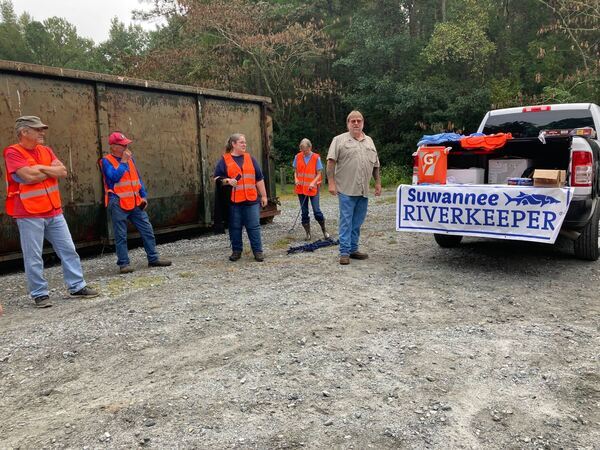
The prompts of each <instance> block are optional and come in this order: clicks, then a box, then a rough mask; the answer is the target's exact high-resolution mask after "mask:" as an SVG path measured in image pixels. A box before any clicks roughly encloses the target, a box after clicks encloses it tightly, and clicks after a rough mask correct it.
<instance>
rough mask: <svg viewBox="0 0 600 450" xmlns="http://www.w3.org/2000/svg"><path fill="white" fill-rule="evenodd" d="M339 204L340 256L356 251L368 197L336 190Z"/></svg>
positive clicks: (365, 214)
mask: <svg viewBox="0 0 600 450" xmlns="http://www.w3.org/2000/svg"><path fill="white" fill-rule="evenodd" d="M337 196H338V201H339V206H340V224H339V230H338V233H339V235H340V236H339V238H340V256H341V255H344V256H347V255H349V254H350V253H354V252H356V251H358V240H359V239H360V227H361V225H362V224H363V222H364V221H365V217H366V216H367V205H368V204H369V199H368V198H367V197H363V196H361V195H346V194H342V193H340V192H338V195H337Z"/></svg>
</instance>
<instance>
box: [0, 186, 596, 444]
mask: <svg viewBox="0 0 600 450" xmlns="http://www.w3.org/2000/svg"><path fill="white" fill-rule="evenodd" d="M370 203H371V204H370V206H369V215H368V218H367V222H366V223H365V225H364V227H363V238H362V243H363V244H364V245H363V247H362V250H364V251H367V252H368V253H369V254H370V259H368V260H366V261H354V260H353V261H352V262H351V264H350V265H349V266H340V265H339V264H338V261H337V247H330V248H325V249H320V250H318V251H316V252H315V253H308V254H297V255H290V256H288V255H286V252H285V250H286V249H287V247H288V245H289V244H290V243H292V244H296V243H300V240H299V239H300V238H301V232H300V230H296V232H295V233H294V234H295V236H294V239H290V238H289V237H288V233H287V231H288V229H289V228H290V226H291V223H292V222H293V219H294V217H295V215H296V212H297V203H296V201H295V200H293V199H288V200H286V201H284V202H283V204H282V211H283V212H282V214H281V216H278V217H276V218H275V221H274V223H272V224H270V225H267V226H265V227H263V237H264V240H265V251H266V260H265V262H263V263H257V262H254V260H253V259H252V257H251V254H250V252H249V251H248V252H247V253H246V254H245V255H244V256H243V258H242V260H240V261H238V262H236V263H231V262H229V261H228V260H227V256H228V255H229V247H228V240H227V238H226V237H225V236H224V235H220V236H203V237H199V238H194V239H186V240H181V241H178V242H172V243H168V244H163V245H161V246H160V252H161V255H162V256H164V257H166V258H171V259H173V261H174V265H173V266H172V267H170V268H167V269H160V268H152V269H150V268H148V267H146V264H145V258H144V254H143V250H142V249H139V248H138V249H135V250H133V251H132V252H131V254H132V262H133V265H134V267H136V269H137V270H136V272H135V273H133V274H129V275H118V274H116V271H115V268H116V266H115V264H114V262H115V256H114V254H106V255H103V256H99V257H94V258H86V259H85V260H84V261H83V264H84V270H85V273H86V276H87V279H88V282H89V283H90V284H91V285H92V286H93V287H95V288H98V289H99V290H101V291H102V295H101V296H100V297H98V298H95V299H88V300H66V299H65V300H63V299H62V298H61V296H62V294H63V293H64V291H63V284H62V279H61V270H60V267H51V268H48V269H47V270H46V273H47V275H48V279H49V280H50V283H51V287H52V288H53V291H52V297H53V299H54V300H55V304H54V307H52V308H49V309H46V310H38V309H35V308H34V307H33V303H32V302H31V301H30V300H29V299H28V298H27V296H26V293H25V292H24V287H23V286H24V276H23V274H22V273H12V274H7V275H4V276H2V277H0V292H2V303H3V304H4V309H5V315H4V316H3V317H2V318H0V330H1V333H0V448H17V447H19V448H41V447H45V448H66V447H69V448H72V447H76V448H134V447H137V446H145V447H150V448H165V447H168V448H176V447H179V448H298V447H306V448H356V449H363V448H434V447H435V448H532V449H533V448H535V449H538V448H589V449H592V448H599V446H598V442H600V412H599V411H600V408H599V407H600V372H599V359H600V351H599V348H600V332H599V331H600V323H599V317H600V314H599V313H600V295H599V293H598V292H597V289H598V284H599V283H598V281H599V275H600V273H599V272H600V271H599V268H600V264H599V263H586V262H582V261H579V260H576V259H574V258H573V256H572V253H571V249H570V248H569V245H568V243H562V244H559V245H555V246H544V245H541V244H539V245H538V244H527V243H512V242H502V241H494V240H484V239H467V240H466V241H465V243H464V244H463V245H462V246H461V247H459V248H457V249H441V248H439V247H437V245H436V244H435V242H434V241H433V238H432V237H431V236H430V235H425V234H407V233H402V234H401V233H398V232H396V231H395V230H394V214H395V212H394V192H386V193H385V194H384V196H383V197H382V198H380V199H371V202H370ZM322 204H323V210H324V213H325V214H326V216H327V217H328V218H330V220H329V223H330V224H331V228H332V229H333V230H334V231H335V229H336V224H337V221H336V220H332V219H333V218H335V217H336V216H337V203H336V201H335V199H333V198H331V197H329V196H328V195H324V196H323V199H322Z"/></svg>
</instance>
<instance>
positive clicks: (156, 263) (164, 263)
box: [148, 259, 172, 267]
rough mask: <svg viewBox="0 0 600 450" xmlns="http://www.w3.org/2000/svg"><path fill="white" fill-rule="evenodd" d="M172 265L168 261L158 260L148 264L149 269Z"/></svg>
mask: <svg viewBox="0 0 600 450" xmlns="http://www.w3.org/2000/svg"><path fill="white" fill-rule="evenodd" d="M171 264H172V262H171V261H169V260H168V259H157V260H156V261H152V262H149V263H148V267H168V266H170V265H171Z"/></svg>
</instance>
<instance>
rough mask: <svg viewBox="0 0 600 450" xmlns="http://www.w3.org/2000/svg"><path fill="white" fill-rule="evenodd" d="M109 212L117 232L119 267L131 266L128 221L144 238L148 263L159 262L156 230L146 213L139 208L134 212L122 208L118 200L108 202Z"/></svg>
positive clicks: (116, 243)
mask: <svg viewBox="0 0 600 450" xmlns="http://www.w3.org/2000/svg"><path fill="white" fill-rule="evenodd" d="M108 210H109V211H110V217H111V220H112V224H113V230H114V232H115V247H116V250H117V265H118V266H119V267H122V266H128V265H129V254H128V253H127V220H129V221H131V223H132V224H134V225H135V227H136V228H137V230H138V231H139V233H140V235H141V237H142V243H143V244H144V250H146V256H147V257H148V262H154V261H158V252H157V251H156V239H154V230H153V229H152V224H151V223H150V219H149V218H148V214H146V211H144V210H141V209H140V208H138V207H137V206H136V207H135V208H133V209H132V210H129V211H127V210H125V209H123V208H121V205H120V204H119V199H118V198H115V197H113V198H111V199H110V200H109V201H108Z"/></svg>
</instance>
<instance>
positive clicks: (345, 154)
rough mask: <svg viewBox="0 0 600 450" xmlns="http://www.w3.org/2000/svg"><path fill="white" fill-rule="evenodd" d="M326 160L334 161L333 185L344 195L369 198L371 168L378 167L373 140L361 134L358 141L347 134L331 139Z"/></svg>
mask: <svg viewBox="0 0 600 450" xmlns="http://www.w3.org/2000/svg"><path fill="white" fill-rule="evenodd" d="M327 159H332V160H334V161H335V177H334V178H335V180H334V181H335V185H336V188H337V191H338V192H341V193H342V194H346V195H360V196H363V197H368V196H369V181H371V177H372V176H373V168H374V167H379V157H378V156H377V149H376V148H375V144H374V143H373V140H372V139H371V138H370V137H369V136H367V135H366V134H363V139H361V140H360V141H359V140H357V139H354V138H353V137H352V135H351V134H350V133H349V132H348V133H344V134H340V135H339V136H336V137H334V138H333V141H331V145H330V146H329V153H327Z"/></svg>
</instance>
